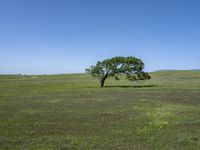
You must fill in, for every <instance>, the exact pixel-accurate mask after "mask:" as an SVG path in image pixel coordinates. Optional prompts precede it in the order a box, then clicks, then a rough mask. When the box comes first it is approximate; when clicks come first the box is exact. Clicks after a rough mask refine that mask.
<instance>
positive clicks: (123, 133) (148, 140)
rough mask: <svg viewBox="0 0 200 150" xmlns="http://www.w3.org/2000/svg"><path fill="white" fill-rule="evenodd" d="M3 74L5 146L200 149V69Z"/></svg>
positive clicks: (0, 109) (0, 145) (0, 102)
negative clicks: (135, 79)
mask: <svg viewBox="0 0 200 150" xmlns="http://www.w3.org/2000/svg"><path fill="white" fill-rule="evenodd" d="M151 75H152V80H150V81H147V82H144V83H141V84H139V83H138V84H135V83H134V84H133V83H130V82H128V81H126V80H124V79H122V80H121V81H114V80H112V79H110V80H108V81H106V87H105V88H99V87H98V86H99V85H98V82H97V80H95V79H93V78H92V77H90V76H89V75H85V74H71V75H41V76H20V75H18V76H17V75H16V76H14V75H1V76H0V149H5V150H6V149H11V150H18V149H19V150H37V149H41V150H45V149H55V150H64V149H109V150H111V149H137V150H143V149H144V150H145V149H146V150H147V149H148V150H151V149H152V150H155V149H159V150H160V149H164V150H168V149H169V150H171V149H175V150H176V149H177V150H192V149H196V150H199V149H200V71H162V72H154V73H151Z"/></svg>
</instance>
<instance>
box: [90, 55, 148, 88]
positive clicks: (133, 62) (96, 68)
mask: <svg viewBox="0 0 200 150" xmlns="http://www.w3.org/2000/svg"><path fill="white" fill-rule="evenodd" d="M143 69H144V63H143V61H142V60H141V59H139V58H136V57H132V56H129V57H122V56H118V57H113V58H110V59H105V60H103V61H98V62H97V63H96V65H92V66H90V67H89V68H87V69H86V73H89V74H91V76H93V77H96V78H98V79H99V82H100V86H101V87H103V86H104V83H105V80H106V79H107V78H109V77H114V78H115V79H116V80H119V75H122V74H124V75H126V78H127V79H128V80H129V81H136V82H140V81H145V80H149V79H151V77H150V75H149V74H148V73H147V72H144V71H143Z"/></svg>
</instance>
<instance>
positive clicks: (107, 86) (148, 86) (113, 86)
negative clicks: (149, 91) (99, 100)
mask: <svg viewBox="0 0 200 150" xmlns="http://www.w3.org/2000/svg"><path fill="white" fill-rule="evenodd" d="M151 87H158V85H154V84H150V85H106V86H104V88H151Z"/></svg>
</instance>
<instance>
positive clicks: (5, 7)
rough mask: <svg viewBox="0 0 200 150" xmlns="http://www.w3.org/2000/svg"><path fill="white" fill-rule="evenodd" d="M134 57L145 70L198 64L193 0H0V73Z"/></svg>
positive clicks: (199, 15)
mask: <svg viewBox="0 0 200 150" xmlns="http://www.w3.org/2000/svg"><path fill="white" fill-rule="evenodd" d="M130 55H131V56H136V57H139V58H141V59H142V60H143V61H144V63H145V64H146V70H147V71H154V70H159V69H197V68H198V69H199V68H200V1H199V0H0V73H1V74H2V73H3V74H11V73H15V74H16V73H22V74H48V73H49V74H52V73H75V72H84V70H85V68H86V67H89V66H90V65H92V64H95V63H96V61H97V60H102V59H104V58H109V57H112V56H130Z"/></svg>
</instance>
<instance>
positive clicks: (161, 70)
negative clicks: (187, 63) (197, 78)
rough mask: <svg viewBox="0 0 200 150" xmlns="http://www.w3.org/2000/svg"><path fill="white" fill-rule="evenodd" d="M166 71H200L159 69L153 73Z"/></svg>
mask: <svg viewBox="0 0 200 150" xmlns="http://www.w3.org/2000/svg"><path fill="white" fill-rule="evenodd" d="M166 71H200V69H191V70H176V69H160V70H155V71H153V72H166Z"/></svg>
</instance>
